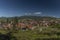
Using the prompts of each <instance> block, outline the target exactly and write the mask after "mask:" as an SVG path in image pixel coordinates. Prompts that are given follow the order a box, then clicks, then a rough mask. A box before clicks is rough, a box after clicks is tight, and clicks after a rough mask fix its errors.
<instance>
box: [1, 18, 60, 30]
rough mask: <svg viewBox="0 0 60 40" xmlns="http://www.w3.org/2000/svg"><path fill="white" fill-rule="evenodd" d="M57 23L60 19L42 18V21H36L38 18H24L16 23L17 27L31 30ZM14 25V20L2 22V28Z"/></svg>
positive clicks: (9, 27)
mask: <svg viewBox="0 0 60 40" xmlns="http://www.w3.org/2000/svg"><path fill="white" fill-rule="evenodd" d="M57 23H60V22H59V21H58V20H50V21H49V20H40V21H36V20H32V19H29V20H27V19H22V20H20V21H18V23H16V24H15V26H16V28H17V29H23V30H26V29H30V30H34V29H35V28H37V27H49V26H51V25H55V24H57ZM13 27H14V23H13V21H11V22H10V23H2V22H0V28H4V29H11V28H13Z"/></svg>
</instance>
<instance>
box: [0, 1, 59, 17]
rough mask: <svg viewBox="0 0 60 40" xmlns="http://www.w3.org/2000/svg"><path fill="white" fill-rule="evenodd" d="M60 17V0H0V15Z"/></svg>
mask: <svg viewBox="0 0 60 40" xmlns="http://www.w3.org/2000/svg"><path fill="white" fill-rule="evenodd" d="M38 12H39V13H40V15H47V16H56V17H60V0H0V16H7V17H9V16H22V15H25V14H26V13H27V14H31V15H32V14H34V13H35V14H36V15H37V13H38Z"/></svg>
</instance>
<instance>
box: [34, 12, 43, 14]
mask: <svg viewBox="0 0 60 40" xmlns="http://www.w3.org/2000/svg"><path fill="white" fill-rule="evenodd" d="M34 14H42V12H35V13H34Z"/></svg>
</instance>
